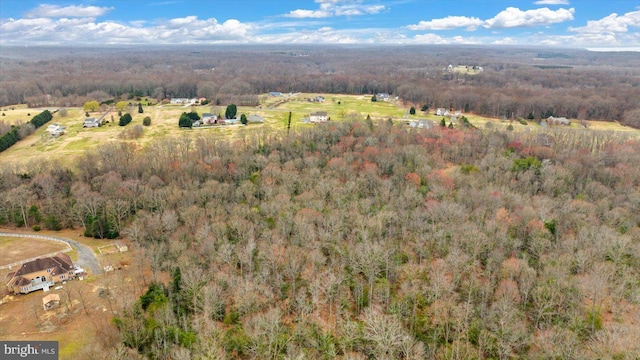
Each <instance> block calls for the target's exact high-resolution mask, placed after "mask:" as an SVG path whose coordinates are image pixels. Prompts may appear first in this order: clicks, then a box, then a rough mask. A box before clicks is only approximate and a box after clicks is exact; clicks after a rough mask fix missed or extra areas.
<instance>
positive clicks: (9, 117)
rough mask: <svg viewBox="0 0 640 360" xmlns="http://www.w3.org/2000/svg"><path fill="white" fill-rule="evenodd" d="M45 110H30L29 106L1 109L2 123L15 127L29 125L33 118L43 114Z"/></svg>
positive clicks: (0, 118) (0, 119) (21, 105)
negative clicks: (16, 125) (20, 124)
mask: <svg viewBox="0 0 640 360" xmlns="http://www.w3.org/2000/svg"><path fill="white" fill-rule="evenodd" d="M43 110H45V109H44V108H43V109H39V108H34V109H29V108H27V105H24V104H20V105H11V106H3V107H0V121H2V122H4V123H5V124H9V125H15V124H19V123H22V124H24V123H27V122H29V120H31V118H33V117H34V116H36V115H38V114H39V113H41V112H42V111H43Z"/></svg>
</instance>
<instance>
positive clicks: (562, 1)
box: [534, 0, 569, 5]
mask: <svg viewBox="0 0 640 360" xmlns="http://www.w3.org/2000/svg"><path fill="white" fill-rule="evenodd" d="M534 4H536V5H569V0H538V1H536V2H534Z"/></svg>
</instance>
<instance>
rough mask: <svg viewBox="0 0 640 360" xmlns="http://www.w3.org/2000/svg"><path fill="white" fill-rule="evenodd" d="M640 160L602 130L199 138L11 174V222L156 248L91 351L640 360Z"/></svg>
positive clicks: (119, 147) (332, 128)
mask: <svg viewBox="0 0 640 360" xmlns="http://www.w3.org/2000/svg"><path fill="white" fill-rule="evenodd" d="M189 134H192V133H189ZM638 163H640V142H638V140H636V139H632V138H626V137H624V136H622V135H616V134H612V133H606V132H597V131H589V132H587V131H585V132H581V131H563V130H561V129H558V130H554V129H552V130H549V131H548V132H545V133H540V134H529V133H516V132H500V131H494V130H491V129H487V130H484V131H480V130H477V129H467V130H458V129H448V128H441V127H437V128H435V129H432V130H418V129H408V128H407V127H405V126H396V125H394V124H393V123H391V122H386V121H384V122H380V123H374V122H372V121H370V120H364V121H354V122H345V123H328V124H324V125H320V126H316V127H313V128H309V129H305V130H303V131H299V132H296V131H294V132H292V133H291V134H290V135H289V136H284V134H281V133H273V132H271V133H260V132H257V133H254V134H249V133H246V134H245V135H244V136H239V137H238V138H236V139H234V140H229V141H221V140H219V139H213V138H211V137H203V136H194V137H192V138H189V137H188V135H186V136H182V137H179V138H169V139H164V140H162V141H157V142H153V143H151V144H149V145H148V146H147V147H146V148H137V147H135V146H133V145H131V144H127V143H110V144H106V145H105V146H104V147H102V148H100V149H99V150H97V151H95V152H89V153H87V154H85V155H84V156H83V157H82V158H81V159H80V160H79V162H78V163H77V168H76V169H74V170H73V171H71V170H65V169H64V168H63V167H61V166H59V165H56V164H42V163H39V164H33V166H32V167H31V168H27V169H26V170H24V171H22V172H20V173H15V172H14V171H13V170H12V169H11V168H9V167H2V168H0V169H2V172H1V173H0V223H1V224H3V225H4V226H25V227H33V226H34V225H35V224H39V223H38V219H45V218H49V219H54V220H56V221H51V223H52V224H56V223H59V224H60V226H61V227H76V228H80V229H87V230H88V229H91V231H95V230H100V231H103V233H102V235H100V236H106V235H107V232H106V231H110V232H111V234H115V233H116V232H117V233H119V234H123V235H125V236H126V237H127V238H128V239H129V240H131V241H132V243H133V246H135V247H136V249H135V251H137V252H140V255H139V256H136V266H138V264H137V263H139V266H141V267H143V268H148V269H150V271H151V273H150V274H148V273H146V274H145V275H144V276H142V275H141V276H139V277H137V278H136V279H135V280H134V281H133V283H136V284H137V283H140V286H143V287H144V291H141V293H142V294H143V296H142V297H140V298H138V300H137V301H135V302H130V301H122V303H121V304H120V302H118V301H114V300H111V298H109V297H105V299H104V301H105V303H104V304H96V306H98V308H100V307H105V308H107V307H109V308H110V309H112V311H114V312H115V315H114V317H115V319H114V325H111V326H109V325H104V324H101V325H100V334H101V338H100V340H101V341H100V342H96V343H93V342H92V343H91V344H92V345H87V347H86V348H85V349H84V352H83V353H82V354H81V356H80V357H82V358H92V359H106V358H114V357H118V358H128V359H136V358H153V359H169V358H172V359H173V358H201V357H202V358H206V357H217V358H222V359H238V358H242V359H270V358H304V357H307V358H327V359H336V358H337V359H353V358H380V359H382V358H384V359H424V358H429V359H451V358H477V359H496V358H518V357H521V358H562V359H572V358H573V359H601V358H635V357H637V356H638V354H640V347H639V346H640V345H639V344H640V343H639V342H638V341H635V340H636V338H637V334H638V333H640V329H639V328H638V326H639V325H638V323H637V322H632V321H627V320H628V319H631V318H633V316H636V314H637V309H638V306H640V284H638V281H637V279H638V278H640V211H639V210H640V193H639V189H640V172H639V168H638V166H637V164H638ZM38 214H39V217H36V215H38ZM96 220H99V221H98V225H100V226H98V227H97V228H96V227H95V226H96ZM41 221H42V220H41ZM100 236H99V237H100ZM125 283H126V281H123V282H122V284H125ZM121 288H122V289H123V287H120V286H118V287H117V289H116V287H114V288H113V289H112V290H113V291H121V290H120V289H121ZM117 298H120V295H118V296H117ZM96 301H100V300H96ZM107 302H108V303H107ZM115 304H120V305H118V306H116V305H115ZM613 339H615V341H614V340H613Z"/></svg>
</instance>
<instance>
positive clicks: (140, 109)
mask: <svg viewBox="0 0 640 360" xmlns="http://www.w3.org/2000/svg"><path fill="white" fill-rule="evenodd" d="M143 112H144V110H142V103H138V114H142V113H143Z"/></svg>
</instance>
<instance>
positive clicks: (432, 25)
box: [407, 16, 484, 31]
mask: <svg viewBox="0 0 640 360" xmlns="http://www.w3.org/2000/svg"><path fill="white" fill-rule="evenodd" d="M482 24H484V21H482V20H480V19H478V18H476V17H466V16H447V17H446V18H443V19H433V20H431V21H420V22H419V23H418V24H417V25H409V26H407V28H408V29H409V30H450V29H457V28H463V27H464V28H467V30H469V31H473V30H475V29H476V28H478V26H480V25H482Z"/></svg>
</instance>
